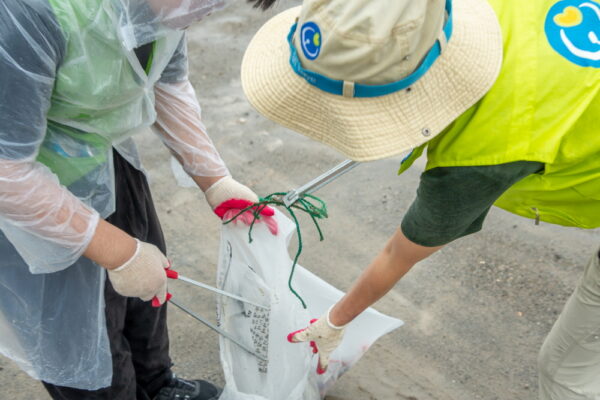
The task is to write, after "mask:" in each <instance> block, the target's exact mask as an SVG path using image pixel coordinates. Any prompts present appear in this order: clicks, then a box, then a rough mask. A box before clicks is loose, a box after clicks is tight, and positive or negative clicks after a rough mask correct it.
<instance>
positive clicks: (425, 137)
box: [242, 0, 600, 400]
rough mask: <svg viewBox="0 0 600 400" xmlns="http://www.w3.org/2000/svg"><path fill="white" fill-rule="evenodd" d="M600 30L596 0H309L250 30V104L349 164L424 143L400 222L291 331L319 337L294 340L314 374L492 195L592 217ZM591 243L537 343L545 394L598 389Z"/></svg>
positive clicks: (544, 210)
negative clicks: (313, 356) (351, 329)
mask: <svg viewBox="0 0 600 400" xmlns="http://www.w3.org/2000/svg"><path fill="white" fill-rule="evenodd" d="M286 38H287V40H286ZM599 38H600V3H599V2H598V1H597V0H537V1H533V2H521V1H516V0H427V1H414V0H394V1H385V0H328V1H326V2H323V1H320V0H305V1H304V2H303V4H302V6H301V7H295V8H292V9H289V10H286V11H283V12H282V13H280V14H278V15H276V16H274V17H273V18H272V19H271V20H269V21H268V22H267V23H266V24H265V25H264V26H263V27H262V28H261V29H260V30H259V31H258V32H257V33H256V35H255V37H254V38H253V39H252V41H251V42H250V44H249V46H248V49H247V50H246V54H245V56H244V60H243V62H242V87H243V89H244V91H245V93H246V95H247V97H248V99H249V101H250V102H251V103H252V105H253V106H254V107H255V108H256V109H257V110H258V111H259V112H260V113H262V114H263V115H265V116H266V117H268V118H270V119H271V120H273V121H275V122H277V123H280V124H282V125H284V126H286V127H288V128H290V129H292V130H295V131H297V132H299V133H301V134H303V135H305V136H307V137H310V138H312V139H315V140H318V141H320V142H323V143H325V144H327V145H330V146H332V147H334V148H336V149H337V150H339V151H341V152H342V153H343V154H344V155H346V156H347V157H349V158H351V159H353V160H355V161H361V162H362V161H365V162H366V161H374V160H379V159H383V158H386V157H391V156H396V155H400V154H403V153H405V152H406V153H408V151H409V150H411V149H413V151H412V152H411V154H410V155H409V156H407V157H406V158H405V159H404V161H402V164H401V167H400V171H399V172H400V173H401V172H403V171H404V170H406V169H407V168H409V167H410V165H411V164H412V163H413V162H414V160H415V159H417V158H418V157H419V156H420V155H421V154H422V153H423V151H424V150H425V148H427V166H426V169H425V171H424V172H423V173H422V175H421V180H420V183H419V187H418V189H417V193H416V198H415V200H414V201H413V203H412V205H411V206H410V208H409V209H408V210H407V211H406V213H405V215H404V217H403V219H402V222H401V224H400V227H399V228H398V229H397V231H396V232H395V233H394V234H393V235H392V237H391V238H390V239H389V241H388V242H387V243H386V245H385V247H384V248H383V249H382V250H381V251H380V252H379V254H378V255H377V257H376V258H375V259H374V260H373V261H372V262H371V264H370V265H369V266H368V268H366V270H365V271H364V272H363V274H362V275H361V276H360V277H359V278H358V280H357V282H356V283H355V284H354V285H353V286H352V287H351V288H350V290H349V291H348V293H347V294H346V295H345V296H344V298H343V299H341V300H340V301H339V302H338V303H336V304H335V305H333V306H332V307H331V309H330V310H329V312H327V313H326V314H325V315H323V316H321V318H319V319H318V320H317V321H316V322H314V323H313V324H310V325H309V326H308V327H298V328H303V329H301V330H299V331H295V332H293V333H292V334H290V336H289V340H290V341H291V342H294V343H296V342H298V343H301V342H309V343H310V342H314V343H313V345H312V346H308V344H306V343H302V344H296V345H295V346H301V345H303V346H305V348H306V351H312V349H313V348H315V349H318V352H319V364H318V370H317V371H318V372H320V373H323V372H325V370H326V369H327V365H328V362H329V357H330V355H331V354H334V353H332V352H333V351H334V350H335V349H336V348H338V346H339V345H340V343H341V342H342V338H343V335H344V327H345V325H346V324H348V323H351V321H353V320H354V319H355V318H356V317H357V316H358V315H359V314H360V313H361V312H363V311H364V310H365V309H366V308H367V307H369V306H370V305H371V304H373V303H374V302H375V301H377V300H378V299H380V298H381V297H382V296H384V295H385V294H386V293H387V292H388V291H389V290H391V289H392V288H393V286H394V285H395V284H396V283H397V282H398V281H399V280H400V279H402V277H403V276H404V275H405V274H406V273H407V272H408V271H409V270H410V269H411V268H412V267H413V266H414V265H415V264H417V263H418V262H419V261H421V260H423V259H425V258H427V257H428V256H430V255H431V254H433V253H435V252H436V251H438V250H440V249H442V248H443V247H444V246H445V245H446V244H449V243H451V242H452V241H454V240H456V239H458V238H462V237H465V236H467V235H470V234H473V233H475V232H478V231H479V230H481V229H482V225H483V222H484V220H485V219H486V216H487V214H488V211H489V210H490V208H491V206H492V205H497V206H499V207H501V208H503V209H505V210H507V211H510V212H513V213H515V214H518V215H521V216H524V217H527V218H531V219H532V220H535V221H536V222H537V223H539V222H540V221H544V222H547V223H553V224H560V225H564V226H571V227H578V228H585V229H594V228H598V227H600V135H599V130H598V116H599V115H600V39H599ZM360 189H361V190H363V191H373V190H377V188H375V187H369V186H368V185H365V187H361V188H360ZM387 213H388V214H389V212H387ZM599 250H600V249H598V247H594V248H593V249H592V248H591V249H590V253H591V255H590V258H589V263H588V264H587V266H586V268H585V271H584V274H583V277H582V279H581V280H580V282H579V284H578V285H577V288H576V289H575V291H574V292H573V295H572V296H571V297H570V299H569V300H568V301H567V303H566V305H565V307H564V309H563V311H562V313H561V315H560V317H559V318H558V320H557V321H556V323H555V324H554V326H553V328H552V330H551V331H550V333H549V334H548V336H547V338H546V340H545V342H544V344H543V346H542V349H541V351H540V355H539V359H538V361H539V363H538V368H539V398H540V399H543V400H598V399H600V252H599ZM439 284H443V282H440V283H439ZM314 317H317V316H314ZM290 346H291V344H290Z"/></svg>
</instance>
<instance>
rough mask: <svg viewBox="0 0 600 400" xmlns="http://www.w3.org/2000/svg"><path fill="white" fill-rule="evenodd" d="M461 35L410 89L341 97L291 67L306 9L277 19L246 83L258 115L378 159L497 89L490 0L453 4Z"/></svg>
mask: <svg viewBox="0 0 600 400" xmlns="http://www.w3.org/2000/svg"><path fill="white" fill-rule="evenodd" d="M453 7H454V10H453V24H454V27H453V33H452V37H451V38H450V41H449V42H448V45H447V47H446V49H445V50H444V52H443V53H442V55H441V56H440V57H439V58H438V59H437V60H436V62H435V63H434V65H433V66H432V67H431V69H430V70H429V71H428V72H427V73H426V74H425V75H424V76H423V77H422V78H421V79H419V80H418V81H417V82H416V83H415V84H414V85H413V86H411V88H410V90H402V91H399V92H396V93H392V94H389V95H386V96H380V97H373V98H347V97H343V96H337V95H333V94H330V93H327V92H324V91H321V90H320V89H318V88H316V87H315V86H313V85H311V84H309V83H308V82H306V81H305V80H304V78H302V77H300V76H299V75H297V74H296V73H295V72H294V71H293V70H292V68H291V66H290V64H289V57H290V50H289V45H288V42H287V40H286V37H287V35H288V33H289V31H290V28H291V26H292V25H293V24H294V22H295V20H296V18H297V17H298V15H299V14H300V7H294V8H291V9H289V10H286V11H284V12H282V13H280V14H278V15H276V16H275V17H273V18H272V19H270V20H269V21H268V22H267V23H266V24H265V25H264V26H263V27H262V28H261V29H260V30H259V31H258V32H257V33H256V35H255V36H254V38H253V39H252V41H251V42H250V44H249V46H248V48H247V50H246V53H245V55H244V59H243V61H242V87H243V90H244V92H245V93H246V96H247V98H248V100H249V101H250V103H251V104H252V105H253V106H254V107H255V108H256V110H257V111H258V112H260V113H261V114H263V115H264V116H266V117H267V118H269V119H271V120H272V121H274V122H277V123H279V124H281V125H283V126H285V127H287V128H290V129H292V130H294V131H297V132H299V133H301V134H303V135H305V136H307V137H309V138H311V139H314V140H317V141H319V142H322V143H325V144H327V145H329V146H332V147H334V148H335V149H337V150H339V151H340V152H342V153H343V154H345V155H346V156H347V157H349V158H350V159H352V160H355V161H372V160H377V159H382V158H386V157H391V156H395V155H398V154H401V153H403V152H405V151H407V150H409V149H412V148H415V147H417V146H420V145H421V144H423V143H425V142H426V141H428V140H431V139H432V138H433V137H435V135H437V134H439V133H440V132H441V131H442V130H443V129H444V128H445V127H446V126H448V125H449V124H450V123H451V122H452V121H454V120H455V119H456V118H457V117H458V116H460V115H461V114H462V113H463V112H464V111H466V110H467V109H468V108H469V107H471V106H472V105H473V104H475V103H476V102H477V101H478V100H479V99H480V98H481V97H483V95H484V94H485V93H486V92H487V91H488V90H489V89H490V88H491V86H492V85H493V83H494V81H495V80H496V78H497V76H498V73H499V71H500V66H501V63H502V33H501V30H500V26H499V23H498V20H497V18H496V15H495V13H494V11H493V10H492V8H491V6H490V5H489V4H488V3H487V2H486V1H485V0H455V1H454V2H453Z"/></svg>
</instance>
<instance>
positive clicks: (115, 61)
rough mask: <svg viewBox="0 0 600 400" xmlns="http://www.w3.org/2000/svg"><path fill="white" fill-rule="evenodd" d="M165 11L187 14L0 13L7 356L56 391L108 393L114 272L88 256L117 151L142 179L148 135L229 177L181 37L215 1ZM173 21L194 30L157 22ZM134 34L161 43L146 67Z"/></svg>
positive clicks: (92, 9)
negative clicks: (108, 317)
mask: <svg viewBox="0 0 600 400" xmlns="http://www.w3.org/2000/svg"><path fill="white" fill-rule="evenodd" d="M163 3H164V6H165V7H166V5H167V4H171V3H181V8H178V7H173V5H171V7H172V8H170V9H167V8H159V9H157V10H158V14H156V15H154V16H153V15H152V14H149V10H151V9H149V8H148V7H149V6H150V5H151V2H150V1H148V2H146V1H145V0H139V1H134V0H128V1H125V0H119V1H117V0H102V1H98V0H31V1H27V2H22V1H16V0H10V1H3V2H1V3H0V230H1V232H0V252H1V253H0V254H1V255H2V260H3V262H2V267H1V268H0V353H2V354H4V355H5V356H7V357H9V358H11V359H13V360H14V361H16V362H17V363H18V364H19V366H20V367H21V368H22V369H23V370H25V371H26V372H28V373H29V374H30V375H31V376H33V377H35V378H37V379H42V380H44V381H46V382H49V383H53V384H57V385H61V386H68V387H75V388H80V389H88V390H94V389H98V388H101V387H106V386H109V385H110V382H111V378H112V364H111V356H110V350H109V344H108V340H107V335H106V324H105V319H104V297H103V293H104V279H105V271H104V270H103V269H102V268H101V267H99V266H98V265H96V264H94V263H93V262H92V261H90V260H88V259H86V258H85V257H82V254H83V252H84V251H85V249H86V247H87V246H88V244H89V242H90V240H91V238H92V237H93V235H94V232H95V228H96V225H97V222H98V220H99V218H105V217H107V216H109V215H110V214H112V212H114V209H115V182H114V171H113V160H112V154H113V149H116V150H117V151H119V152H120V153H121V154H122V155H123V156H124V157H125V158H126V159H128V161H130V162H131V163H132V164H133V165H134V166H137V167H139V165H140V163H139V159H138V157H137V151H136V149H135V146H134V145H133V142H132V141H131V136H132V135H134V134H135V133H137V132H140V131H142V130H144V129H147V128H148V127H151V126H152V127H153V128H154V130H155V132H156V133H158V134H159V135H160V137H161V138H162V140H163V142H164V143H165V145H166V146H167V147H168V148H169V149H170V150H171V152H172V153H173V154H174V155H175V156H176V158H177V159H178V160H180V162H181V163H182V165H183V167H184V169H185V170H186V171H187V172H188V173H189V174H191V175H197V176H224V175H227V174H228V171H227V168H226V167H225V165H224V163H223V161H222V160H221V158H220V156H219V154H218V152H217V150H216V149H215V148H214V146H213V144H212V142H211V140H210V138H209V137H208V135H207V134H206V131H205V128H204V126H203V125H202V122H201V116H200V107H199V105H198V103H197V100H196V96H195V93H194V90H193V88H192V86H191V84H190V82H189V80H188V78H187V56H186V47H185V38H184V33H183V31H182V30H181V29H183V28H184V27H185V25H188V24H189V23H191V22H193V21H195V20H196V19H198V18H200V17H201V16H203V15H205V14H206V13H207V12H209V11H210V10H211V9H212V8H211V7H213V6H215V2H214V1H201V0H198V1H181V2H167V1H165V2H163ZM213 8H214V7H213ZM200 10H203V11H200ZM136 12H139V13H140V14H136ZM174 15H179V16H180V17H182V18H180V19H179V21H180V22H185V25H181V26H177V25H176V24H175V21H176V20H177V19H176V18H169V19H168V21H167V22H168V23H169V25H165V24H163V23H162V22H161V19H160V18H163V17H166V16H174ZM184 15H187V17H186V18H183V16H184ZM159 17H160V18H159ZM144 20H145V21H146V24H144V22H143V21H144ZM165 21H166V20H165ZM144 26H145V28H144ZM80 27H85V29H84V30H83V31H82V30H81V28H80ZM124 32H145V33H144V36H143V37H145V38H146V39H140V38H141V37H142V36H136V38H137V39H136V40H142V41H141V42H136V43H142V42H144V41H146V43H152V45H151V46H152V51H151V55H150V57H149V59H150V61H149V63H148V66H147V67H146V68H144V67H142V65H141V63H140V61H138V58H137V57H136V54H135V51H134V50H133V49H132V48H130V47H129V45H130V44H131V42H130V41H129V42H128V41H127V39H126V36H124Z"/></svg>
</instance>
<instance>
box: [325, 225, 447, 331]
mask: <svg viewBox="0 0 600 400" xmlns="http://www.w3.org/2000/svg"><path fill="white" fill-rule="evenodd" d="M442 247H443V246H437V247H425V246H420V245H418V244H416V243H413V242H411V241H410V240H408V239H407V238H406V236H404V234H403V233H402V231H401V230H400V229H398V230H397V231H396V233H395V234H394V236H392V237H391V238H390V239H389V240H388V242H387V244H386V246H385V248H384V249H383V250H382V251H381V252H380V253H379V254H378V255H377V257H375V259H374V260H373V262H372V263H371V265H369V267H368V268H367V269H366V270H365V271H364V272H363V273H362V274H361V276H360V277H359V278H358V280H357V281H356V283H355V284H354V286H353V287H352V288H351V289H350V291H349V292H348V293H347V294H346V295H345V296H344V297H343V298H342V299H341V300H340V301H339V302H338V303H337V304H336V305H335V306H334V307H333V309H332V310H331V313H330V314H329V318H330V320H331V322H332V323H333V324H334V325H337V326H343V325H346V324H347V323H349V322H350V321H352V320H353V319H354V318H356V317H357V316H358V314H360V313H361V312H363V311H364V310H366V309H367V308H368V307H370V306H371V305H372V304H373V303H375V302H376V301H377V300H379V299H380V298H381V297H383V296H384V295H385V294H386V293H387V292H389V291H390V289H392V288H393V287H394V285H395V284H396V283H397V282H398V281H399V280H400V279H402V277H403V276H404V275H405V274H406V273H407V272H408V271H409V270H410V269H411V268H412V267H413V265H415V264H416V263H418V262H419V261H421V260H423V259H425V258H427V257H429V256H430V255H431V254H433V253H435V252H436V251H438V250H439V249H441V248H442Z"/></svg>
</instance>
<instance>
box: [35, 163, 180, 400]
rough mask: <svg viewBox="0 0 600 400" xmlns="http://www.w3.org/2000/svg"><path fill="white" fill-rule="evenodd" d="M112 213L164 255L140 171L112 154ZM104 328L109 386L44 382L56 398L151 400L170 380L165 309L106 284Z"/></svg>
mask: <svg viewBox="0 0 600 400" xmlns="http://www.w3.org/2000/svg"><path fill="white" fill-rule="evenodd" d="M114 165H115V179H116V181H115V187H116V211H115V213H114V214H112V215H111V216H110V217H109V218H107V221H108V222H110V223H111V224H113V225H115V226H117V227H119V228H121V229H122V230H124V231H125V232H127V233H129V234H130V235H132V236H133V237H136V238H138V239H139V240H142V241H145V242H149V243H152V244H154V245H156V246H157V247H158V248H159V249H161V250H162V251H163V253H165V254H166V246H165V240H164V237H163V233H162V230H161V227H160V223H159V221H158V216H157V215H156V211H155V210H154V205H153V203H152V196H151V195H150V188H149V187H148V182H147V181H146V177H145V176H144V174H143V173H141V172H140V171H138V170H137V169H135V168H133V167H132V166H131V165H130V164H129V163H128V162H127V161H125V159H123V158H122V157H121V156H120V155H119V154H118V153H117V152H114ZM104 299H105V303H106V309H105V312H106V327H107V331H108V338H109V342H110V350H111V354H112V362H113V378H112V385H111V386H110V387H108V388H104V389H100V390H96V391H86V390H79V389H73V388H67V387H62V386H55V385H51V384H48V383H46V382H43V383H44V386H45V388H46V390H48V393H50V396H51V397H52V398H53V399H56V400H88V399H89V400H150V399H152V398H153V397H154V396H155V395H156V393H157V392H158V391H159V390H160V388H161V387H163V386H164V385H165V384H166V383H167V382H168V381H169V379H170V378H171V375H172V373H171V365H172V363H171V359H170V357H169V336H168V333H167V306H166V304H165V305H163V306H162V307H160V308H154V307H152V306H151V304H150V302H144V301H142V300H140V299H138V298H131V297H123V296H121V295H120V294H118V293H117V292H115V291H114V289H113V288H112V285H111V284H110V281H109V280H108V279H107V280H106V288H105V292H104Z"/></svg>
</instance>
